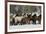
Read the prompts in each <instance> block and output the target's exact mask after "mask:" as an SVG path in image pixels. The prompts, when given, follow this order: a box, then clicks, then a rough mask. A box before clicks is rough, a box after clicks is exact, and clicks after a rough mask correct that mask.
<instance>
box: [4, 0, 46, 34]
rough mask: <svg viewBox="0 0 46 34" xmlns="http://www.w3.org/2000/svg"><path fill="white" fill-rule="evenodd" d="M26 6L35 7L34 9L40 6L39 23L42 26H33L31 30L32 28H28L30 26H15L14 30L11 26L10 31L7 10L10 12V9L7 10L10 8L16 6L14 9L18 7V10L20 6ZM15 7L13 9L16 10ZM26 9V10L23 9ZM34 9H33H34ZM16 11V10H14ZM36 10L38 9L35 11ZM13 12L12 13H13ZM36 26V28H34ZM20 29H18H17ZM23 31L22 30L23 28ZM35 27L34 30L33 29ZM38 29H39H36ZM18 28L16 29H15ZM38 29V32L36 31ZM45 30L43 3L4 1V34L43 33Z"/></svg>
mask: <svg viewBox="0 0 46 34" xmlns="http://www.w3.org/2000/svg"><path fill="white" fill-rule="evenodd" d="M26 5H27V7H28V6H29V7H30V6H31V7H36V9H37V8H38V7H39V6H41V8H40V10H41V12H42V13H40V14H41V15H42V18H41V19H42V20H41V23H42V25H41V24H40V26H38V25H33V26H34V28H33V26H32V29H31V27H30V25H29V26H25V25H24V26H23V25H22V26H21V25H20V26H16V25H15V26H16V30H15V29H14V26H12V27H11V30H10V29H9V26H8V25H9V23H8V22H9V21H10V20H9V15H10V14H9V12H10V11H9V10H11V8H9V7H10V6H16V7H18V6H19V8H20V6H22V7H23V6H25V7H26ZM16 7H15V9H16ZM25 9H26V8H25ZM34 9H35V8H34ZM16 10H17V9H16ZM37 10H38V9H37ZM13 12H14V11H13ZM36 26H37V27H36ZM18 27H19V28H20V27H21V28H20V29H19V28H18ZM22 27H23V28H24V29H23V28H22ZM35 27H36V28H35ZM38 27H39V28H38ZM12 28H13V30H12ZM17 28H18V29H17ZM37 29H38V30H37ZM44 30H45V3H44V2H28V1H8V0H5V34H7V33H8V34H9V33H24V32H41V31H44Z"/></svg>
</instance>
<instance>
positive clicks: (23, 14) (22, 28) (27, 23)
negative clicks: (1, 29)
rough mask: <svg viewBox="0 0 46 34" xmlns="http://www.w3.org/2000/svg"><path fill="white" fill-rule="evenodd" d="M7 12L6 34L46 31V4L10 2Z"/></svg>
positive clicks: (7, 5)
mask: <svg viewBox="0 0 46 34" xmlns="http://www.w3.org/2000/svg"><path fill="white" fill-rule="evenodd" d="M5 10H6V11H5V24H6V25H5V30H6V31H5V32H8V33H22V32H38V31H44V25H45V11H44V10H45V4H44V3H43V2H26V1H25V2H23V1H14V2H11V1H9V2H7V4H6V9H5Z"/></svg>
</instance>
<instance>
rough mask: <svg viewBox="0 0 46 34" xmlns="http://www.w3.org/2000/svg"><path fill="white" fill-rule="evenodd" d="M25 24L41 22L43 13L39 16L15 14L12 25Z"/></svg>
mask: <svg viewBox="0 0 46 34" xmlns="http://www.w3.org/2000/svg"><path fill="white" fill-rule="evenodd" d="M24 24H41V14H40V15H39V16H37V15H36V14H34V15H33V16H32V15H31V14H27V15H26V14H23V15H21V16H20V15H18V14H16V15H13V17H12V19H11V20H10V25H24Z"/></svg>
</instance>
